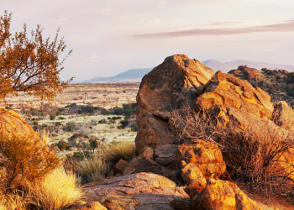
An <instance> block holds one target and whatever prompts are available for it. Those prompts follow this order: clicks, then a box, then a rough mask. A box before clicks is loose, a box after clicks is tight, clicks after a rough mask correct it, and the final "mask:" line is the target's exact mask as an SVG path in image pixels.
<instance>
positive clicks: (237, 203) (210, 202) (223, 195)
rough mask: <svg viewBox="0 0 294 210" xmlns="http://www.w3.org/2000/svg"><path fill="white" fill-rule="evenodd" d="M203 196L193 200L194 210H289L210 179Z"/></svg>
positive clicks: (226, 183) (200, 195) (235, 186)
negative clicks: (255, 198)
mask: <svg viewBox="0 0 294 210" xmlns="http://www.w3.org/2000/svg"><path fill="white" fill-rule="evenodd" d="M207 182H208V183H207V186H206V188H205V189H204V190H203V191H202V192H201V194H199V195H196V196H194V198H192V209H193V210H198V209H205V210H206V209H207V210H210V209H211V210H223V209H226V210H236V209H246V210H257V209H258V210H278V209H285V210H286V209H287V208H286V207H283V206H281V205H272V204H271V205H266V204H264V203H261V202H259V201H256V200H254V199H251V198H250V197H249V196H248V195H247V194H246V193H245V192H244V191H242V190H241V189H240V188H239V187H238V186H237V185H236V184H234V183H232V182H229V181H222V180H216V179H210V180H208V181H207Z"/></svg>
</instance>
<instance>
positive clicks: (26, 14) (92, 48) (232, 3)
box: [0, 0, 294, 81]
mask: <svg viewBox="0 0 294 210" xmlns="http://www.w3.org/2000/svg"><path fill="white" fill-rule="evenodd" d="M0 2H1V8H2V14H3V13H4V10H8V11H9V12H12V13H13V25H12V26H13V30H20V29H21V27H22V24H23V23H27V24H28V26H29V28H35V26H36V24H41V26H42V27H43V29H44V33H46V34H48V35H53V34H54V33H55V32H56V29H57V28H58V27H61V34H62V35H63V36H64V37H65V41H66V43H67V44H68V46H69V47H70V48H71V49H73V51H74V52H73V54H72V56H71V57H70V58H68V59H67V61H66V63H65V67H66V69H65V71H64V72H63V74H62V77H63V78H64V79H66V78H68V77H70V76H75V78H76V81H83V80H86V79H89V78H92V77H96V76H112V75H115V74H117V73H120V72H122V71H125V70H128V69H133V68H146V67H154V66H156V65H158V64H160V63H161V62H162V61H163V59H164V58H165V57H167V56H168V55H172V54H176V53H184V54H187V55H188V56H190V57H193V58H197V59H199V60H206V59H217V60H220V61H229V60H235V59H249V60H255V61H264V62H269V63H277V64H290V65H294V59H293V53H294V0H279V1H278V0H182V1H179V0H148V1H143V0H104V1H102V0H50V1H45V0H1V1H0Z"/></svg>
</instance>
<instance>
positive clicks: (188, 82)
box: [136, 55, 214, 153]
mask: <svg viewBox="0 0 294 210" xmlns="http://www.w3.org/2000/svg"><path fill="white" fill-rule="evenodd" d="M213 74H214V72H213V70H211V69H210V68H208V67H207V66H205V65H204V64H202V63H201V62H200V61H198V60H196V59H189V58H188V57H187V56H185V55H174V56H171V57H168V58H166V59H165V60H164V62H163V63H162V64H160V65H159V66H157V67H155V68H154V69H153V70H152V71H151V72H150V73H148V74H147V75H145V76H144V78H143V79H142V82H141V84H140V89H139V92H138V95H137V104H138V111H137V124H138V128H139V129H138V134H137V137H136V149H137V152H139V153H141V152H142V151H143V150H144V147H145V146H150V147H153V148H156V146H158V145H164V144H171V143H173V141H175V140H176V139H175V136H174V133H173V132H172V131H171V130H170V129H169V127H168V123H167V121H168V117H169V115H170V113H171V112H172V111H173V110H174V109H177V108H180V107H182V106H183V105H185V104H186V103H187V101H188V102H189V101H191V102H192V101H193V100H195V97H196V96H197V95H199V94H201V93H202V91H203V88H204V85H205V84H206V83H207V82H208V81H209V80H210V78H211V77H212V75H213ZM193 96H195V97H193Z"/></svg>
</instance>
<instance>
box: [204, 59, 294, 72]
mask: <svg viewBox="0 0 294 210" xmlns="http://www.w3.org/2000/svg"><path fill="white" fill-rule="evenodd" d="M203 63H204V64H205V65H207V66H208V67H210V68H212V69H213V70H214V71H218V70H221V71H222V72H228V71H230V70H232V69H237V68H238V66H242V65H246V66H248V67H252V68H256V69H262V68H267V69H271V70H274V69H283V70H288V71H294V65H293V66H292V65H279V64H271V63H265V62H258V61H250V60H234V61H229V62H220V61H217V60H206V61H204V62H203Z"/></svg>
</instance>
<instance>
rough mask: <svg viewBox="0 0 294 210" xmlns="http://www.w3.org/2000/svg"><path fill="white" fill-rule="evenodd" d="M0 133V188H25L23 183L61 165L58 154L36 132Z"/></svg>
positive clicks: (5, 189) (38, 177)
mask: <svg viewBox="0 0 294 210" xmlns="http://www.w3.org/2000/svg"><path fill="white" fill-rule="evenodd" d="M4 131H5V129H1V132H0V153H1V155H2V158H1V177H0V188H1V189H2V191H3V192H5V191H7V190H13V189H18V188H19V187H24V184H25V182H32V183H33V182H38V181H39V180H40V179H42V178H43V177H44V176H45V175H46V174H48V173H49V172H50V171H52V170H53V169H54V168H56V167H57V166H58V165H59V164H60V159H59V158H58V156H57V155H56V154H55V153H54V152H53V151H52V150H51V149H50V147H48V146H47V145H46V144H45V143H44V142H43V141H42V140H41V139H40V138H39V136H38V135H36V134H32V135H31V136H26V137H22V136H16V135H14V134H13V133H5V132H4Z"/></svg>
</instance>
